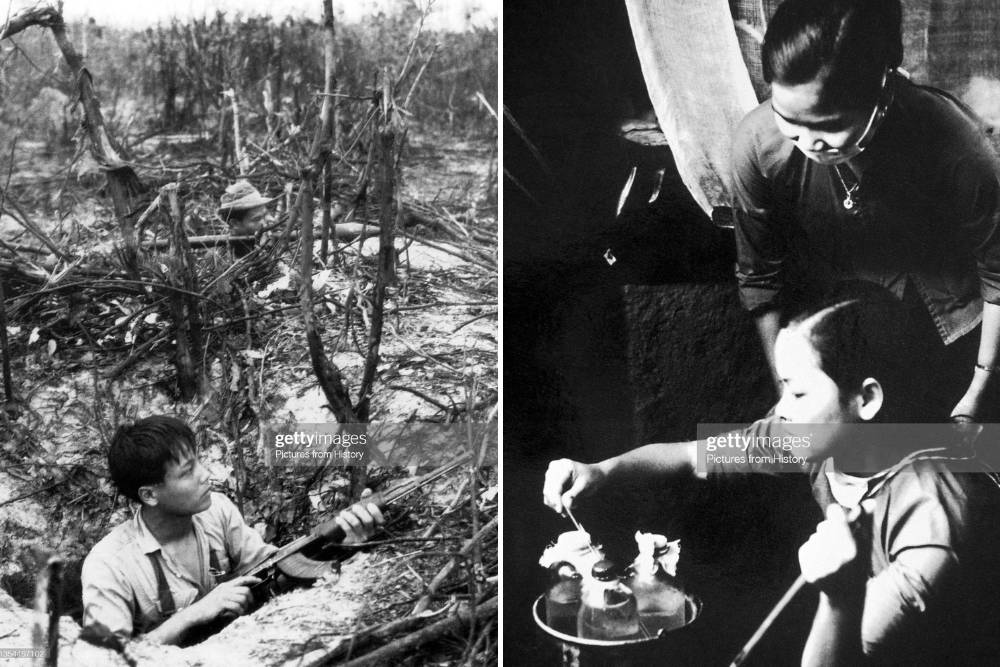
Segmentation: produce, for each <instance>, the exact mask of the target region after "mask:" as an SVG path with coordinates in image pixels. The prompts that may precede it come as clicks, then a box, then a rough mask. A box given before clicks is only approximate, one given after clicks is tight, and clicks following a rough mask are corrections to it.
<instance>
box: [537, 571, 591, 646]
mask: <svg viewBox="0 0 1000 667" xmlns="http://www.w3.org/2000/svg"><path fill="white" fill-rule="evenodd" d="M549 572H550V573H551V575H552V578H551V585H550V586H549V590H548V591H546V593H545V622H546V623H548V625H549V627H550V628H552V629H553V630H556V631H557V632H562V633H563V634H567V635H571V636H575V635H576V617H577V614H578V612H579V611H580V594H581V591H580V588H581V583H582V581H583V577H581V576H580V573H579V572H577V571H576V568H574V567H573V566H572V565H570V564H569V563H566V562H562V563H556V564H554V565H552V566H551V567H549Z"/></svg>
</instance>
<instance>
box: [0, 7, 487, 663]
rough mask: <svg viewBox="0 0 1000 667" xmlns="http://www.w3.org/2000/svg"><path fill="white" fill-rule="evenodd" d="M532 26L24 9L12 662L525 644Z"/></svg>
mask: <svg viewBox="0 0 1000 667" xmlns="http://www.w3.org/2000/svg"><path fill="white" fill-rule="evenodd" d="M499 35H500V16H499V3H494V2H489V1H486V0H364V1H362V2H354V1H351V2H344V1H342V0H276V1H268V0H242V1H236V0H192V1H190V2H178V3H147V2H135V1H132V2H129V1H128V0H63V1H60V2H55V1H53V2H49V1H48V0H12V1H11V2H4V3H2V4H0V362H2V364H0V373H2V377H0V663H3V664H5V665H7V664H9V665H51V666H55V665H57V664H58V665H65V666H72V665H77V666H80V667H94V666H103V665H108V666H115V665H122V666H124V665H132V666H136V665H157V666H162V665H176V666H182V665H184V666H194V665H298V666H305V665H312V666H315V667H318V666H320V665H334V664H347V665H470V666H471V665H496V664H499V661H500V656H499V651H500V642H499V633H500V627H499V624H500V619H499V606H500V596H499V588H500V558H499V550H500V543H499V525H500V509H499V506H500V482H499V475H500V471H499V465H498V447H499V402H500V392H499V389H500V388H499V356H500V349H499V343H500V333H499V326H500V315H499V311H500V306H501V304H500V301H499V294H500V285H499V253H500V243H499V238H500V226H499V225H500V176H499V174H500V173H501V170H502V161H501V156H500V154H499V132H500V120H499V119H500V117H501V114H502V113H503V106H502V104H501V100H500V87H499V75H500V68H499V52H500V51H499Z"/></svg>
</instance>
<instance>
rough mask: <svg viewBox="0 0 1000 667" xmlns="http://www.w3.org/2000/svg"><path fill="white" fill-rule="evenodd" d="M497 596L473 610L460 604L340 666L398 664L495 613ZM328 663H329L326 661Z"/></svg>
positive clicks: (493, 615) (369, 666)
mask: <svg viewBox="0 0 1000 667" xmlns="http://www.w3.org/2000/svg"><path fill="white" fill-rule="evenodd" d="M497 600H498V599H497V598H496V597H493V598H490V599H489V600H487V601H486V602H484V603H482V604H478V605H476V610H475V612H474V613H473V611H472V609H471V608H470V605H468V604H463V605H462V606H461V607H460V608H459V611H458V613H457V614H455V615H454V616H451V617H449V618H446V619H443V620H440V621H438V622H437V623H434V624H432V625H428V626H427V627H426V628H421V629H420V630H417V631H416V632H414V633H413V634H410V635H407V636H405V637H403V638H402V639H399V640H396V641H394V642H392V643H391V644H387V645H386V646H383V647H381V648H378V649H375V650H374V651H372V652H371V653H368V654H367V655H364V656H362V657H360V658H357V659H356V660H351V661H350V662H346V663H343V665H344V667H371V666H372V665H396V664H399V662H400V660H401V659H402V657H403V656H405V655H406V654H408V653H411V652H412V651H414V650H416V649H417V648H419V647H421V646H423V645H424V644H427V643H430V642H432V641H435V640H437V639H440V638H442V637H444V636H445V635H449V634H453V633H456V632H459V631H461V630H462V629H464V628H465V627H467V626H469V625H471V624H472V623H473V622H476V623H478V622H480V621H484V620H486V619H488V618H493V617H495V616H496V614H497ZM326 664H329V663H326Z"/></svg>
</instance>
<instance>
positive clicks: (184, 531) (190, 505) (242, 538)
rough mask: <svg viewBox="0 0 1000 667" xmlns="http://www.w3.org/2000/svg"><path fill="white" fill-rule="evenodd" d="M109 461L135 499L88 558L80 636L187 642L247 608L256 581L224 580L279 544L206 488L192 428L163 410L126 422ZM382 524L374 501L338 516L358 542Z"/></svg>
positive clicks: (348, 537)
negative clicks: (270, 541) (129, 514)
mask: <svg viewBox="0 0 1000 667" xmlns="http://www.w3.org/2000/svg"><path fill="white" fill-rule="evenodd" d="M108 467H109V469H110V472H111V479H112V481H113V482H114V484H115V486H116V487H117V488H118V491H119V492H120V493H121V494H122V495H124V496H125V497H127V498H129V499H130V500H132V501H134V502H135V503H136V504H137V507H136V509H135V513H134V514H133V516H132V518H131V519H130V520H128V521H126V522H124V523H122V524H121V525H119V526H117V527H116V528H114V529H113V530H112V531H111V532H110V533H109V534H108V535H107V536H105V537H104V539H102V540H101V541H100V542H98V543H97V544H96V545H95V546H94V548H93V549H92V550H91V551H90V554H89V555H88V556H87V558H86V560H85V561H84V564H83V572H82V580H83V581H82V583H83V607H84V611H83V627H84V637H86V638H88V639H91V640H95V641H98V642H100V643H110V644H112V645H121V643H122V642H124V641H127V640H129V639H131V638H132V637H134V636H137V635H144V636H145V637H146V638H147V639H150V640H152V641H154V642H159V643H164V644H183V643H185V642H186V641H189V640H190V638H191V637H192V635H194V634H195V631H196V630H197V629H198V628H199V627H201V629H202V630H203V629H204V626H205V625H206V624H210V623H212V622H214V621H216V620H217V619H219V618H220V617H221V616H229V617H231V616H238V615H240V614H244V613H246V612H247V611H248V609H249V606H250V604H251V602H252V594H251V590H250V589H251V587H252V586H254V585H256V584H258V583H260V579H257V578H256V577H250V576H243V577H236V578H234V579H231V580H229V581H223V582H220V579H223V578H224V577H225V576H226V575H227V574H229V573H231V572H234V571H236V570H238V569H239V568H241V567H244V566H246V565H251V564H254V563H257V562H259V561H260V560H262V559H263V558H265V557H267V556H269V555H270V554H272V553H273V552H274V551H276V549H277V548H276V547H274V546H273V545H270V544H267V543H266V542H264V540H263V538H261V536H260V535H258V534H257V532H256V531H254V530H253V529H252V528H250V527H249V526H248V525H247V524H246V522H245V521H244V520H243V517H242V516H241V515H240V513H239V510H237V508H236V506H235V505H234V504H233V502H232V501H231V500H229V498H227V497H226V496H225V495H223V494H221V493H215V492H212V489H211V486H210V484H209V475H208V471H207V470H206V469H205V467H204V466H203V465H202V463H201V461H200V460H199V457H198V451H197V446H196V442H195V436H194V433H193V432H192V430H191V429H190V427H188V426H187V424H185V423H184V422H182V421H180V420H178V419H176V418H173V417H169V416H163V415H158V416H153V417H147V418H145V419H140V420H139V421H137V422H135V423H134V424H131V425H123V426H121V427H119V428H118V430H117V431H116V432H115V435H114V437H113V439H112V442H111V448H110V451H109V452H108ZM383 522H384V519H383V516H382V513H381V511H380V510H379V508H378V506H377V505H376V504H375V503H372V502H366V501H364V500H362V501H361V502H359V503H356V504H355V505H352V506H351V507H350V508H348V509H347V510H345V511H343V512H341V513H340V514H339V515H338V516H337V520H336V524H337V525H339V527H340V528H341V529H343V530H344V532H345V533H346V538H345V539H344V540H343V543H345V544H351V543H359V542H364V541H365V540H367V539H368V537H369V536H371V535H372V533H373V532H374V531H375V530H376V529H377V528H378V527H379V526H381V525H382V524H383ZM331 530H333V528H332V524H331Z"/></svg>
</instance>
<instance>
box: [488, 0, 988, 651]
mask: <svg viewBox="0 0 1000 667" xmlns="http://www.w3.org/2000/svg"><path fill="white" fill-rule="evenodd" d="M503 10H504V13H503V38H502V63H503V84H502V88H503V95H502V98H503V114H504V119H503V135H502V136H503V141H502V154H503V155H502V164H503V181H502V183H503V187H502V200H503V216H502V228H503V235H504V236H503V244H502V246H503V275H502V280H503V327H502V329H503V331H502V335H503V360H504V363H503V368H502V378H503V381H502V382H503V392H502V393H503V398H504V400H503V431H502V443H503V488H502V495H503V526H502V531H503V559H502V560H503V570H504V572H505V574H504V582H503V583H504V587H503V594H502V598H503V599H502V602H503V605H502V610H501V619H502V623H503V634H502V643H503V649H504V653H503V661H504V662H505V663H508V664H512V665H556V664H562V665H580V666H583V665H592V666H593V665H667V664H669V665H692V666H694V665H697V666H702V665H720V666H725V665H733V666H737V665H747V666H750V665H767V666H774V665H800V664H801V665H850V666H855V665H862V664H879V665H883V664H893V665H944V664H947V665H992V664H996V661H997V656H998V655H1000V653H998V650H1000V601H998V598H1000V595H998V594H1000V561H998V559H997V557H996V554H997V553H998V549H1000V534H998V528H997V524H998V521H997V518H998V517H1000V484H998V477H997V475H996V471H997V469H998V468H997V462H998V459H1000V457H998V456H997V453H998V447H1000V442H998V440H1000V438H998V432H997V431H996V430H995V428H996V422H998V421H1000V379H998V376H1000V353H998V349H1000V158H998V154H997V149H998V147H1000V138H998V134H997V132H998V125H1000V41H998V40H997V35H1000V5H998V4H997V3H996V2H993V1H985V2H983V1H975V0H934V1H920V0H902V1H900V0H784V1H783V2H782V1H779V0H764V1H763V2H762V1H761V0H750V1H742V0H700V1H699V2H685V1H682V0H660V1H656V0H624V1H622V2H612V1H607V2H601V1H596V0H594V1H588V0H581V1H578V2H569V1H556V2H548V3H531V2H523V1H522V2H506V3H504V8H503ZM904 500H905V501H906V502H903V501H904Z"/></svg>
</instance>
